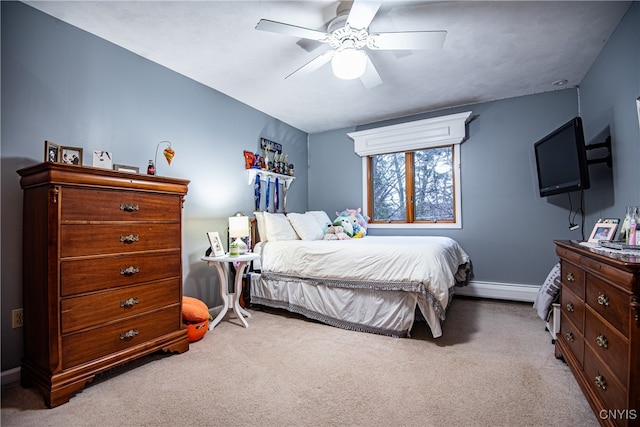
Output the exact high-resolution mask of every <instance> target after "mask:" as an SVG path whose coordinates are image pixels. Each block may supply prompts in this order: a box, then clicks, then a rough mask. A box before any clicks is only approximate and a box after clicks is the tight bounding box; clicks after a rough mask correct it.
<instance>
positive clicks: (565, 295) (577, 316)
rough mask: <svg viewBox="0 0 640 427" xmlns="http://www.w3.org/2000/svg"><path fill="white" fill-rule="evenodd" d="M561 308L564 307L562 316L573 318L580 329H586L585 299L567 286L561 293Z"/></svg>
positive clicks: (580, 330)
mask: <svg viewBox="0 0 640 427" xmlns="http://www.w3.org/2000/svg"><path fill="white" fill-rule="evenodd" d="M560 308H561V309H562V317H567V318H569V319H571V322H573V324H574V325H575V326H576V328H577V329H578V331H579V332H580V333H582V332H583V331H584V301H582V299H580V298H578V296H577V295H575V294H574V293H573V292H571V290H570V289H569V288H567V287H565V288H564V289H562V293H561V295H560Z"/></svg>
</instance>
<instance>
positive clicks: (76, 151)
mask: <svg viewBox="0 0 640 427" xmlns="http://www.w3.org/2000/svg"><path fill="white" fill-rule="evenodd" d="M60 161H61V162H62V163H65V164H67V165H82V148H80V147H65V146H61V147H60Z"/></svg>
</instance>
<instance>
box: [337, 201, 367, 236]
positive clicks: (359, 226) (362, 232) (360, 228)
mask: <svg viewBox="0 0 640 427" xmlns="http://www.w3.org/2000/svg"><path fill="white" fill-rule="evenodd" d="M336 215H338V218H336V220H337V219H346V220H347V221H348V222H349V223H351V226H352V228H353V238H354V239H356V238H361V237H364V236H366V235H367V220H368V218H365V217H364V215H362V213H361V209H360V208H358V209H345V210H343V211H342V212H340V213H338V212H336Z"/></svg>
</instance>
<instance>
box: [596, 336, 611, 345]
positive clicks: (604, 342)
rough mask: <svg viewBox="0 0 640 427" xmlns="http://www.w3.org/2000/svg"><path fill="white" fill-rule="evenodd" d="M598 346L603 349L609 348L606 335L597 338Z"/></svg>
mask: <svg viewBox="0 0 640 427" xmlns="http://www.w3.org/2000/svg"><path fill="white" fill-rule="evenodd" d="M596 344H598V346H599V347H602V348H609V342H608V341H607V339H606V338H605V336H604V335H602V334H600V335H598V336H597V337H596Z"/></svg>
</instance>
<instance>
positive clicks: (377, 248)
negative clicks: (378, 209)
mask: <svg viewBox="0 0 640 427" xmlns="http://www.w3.org/2000/svg"><path fill="white" fill-rule="evenodd" d="M256 252H258V253H260V254H261V255H262V256H261V260H260V263H261V268H262V271H263V272H270V273H277V274H282V275H287V276H294V277H299V278H304V279H335V280H338V281H353V282H354V283H358V282H363V283H364V282H369V283H372V282H373V283H375V284H376V286H374V288H378V289H385V287H388V284H392V285H393V286H392V287H393V288H394V289H402V290H406V291H418V292H424V291H426V292H428V293H430V294H431V295H432V296H433V297H434V298H435V299H436V300H437V301H438V302H439V303H440V307H441V308H442V310H446V308H447V305H448V303H449V300H450V298H449V289H450V288H452V287H453V286H454V285H456V282H457V281H459V282H463V281H465V279H466V277H465V275H466V271H467V269H466V268H461V266H463V265H466V264H468V262H469V257H468V255H467V254H466V253H465V252H464V251H463V250H462V248H461V247H460V245H459V244H458V243H457V242H456V241H455V240H453V239H451V238H448V237H439V236H366V237H364V238H362V239H351V240H315V241H305V240H293V241H276V242H266V243H262V244H260V245H259V247H258V248H256ZM336 286H340V285H336ZM399 286H401V287H399Z"/></svg>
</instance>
